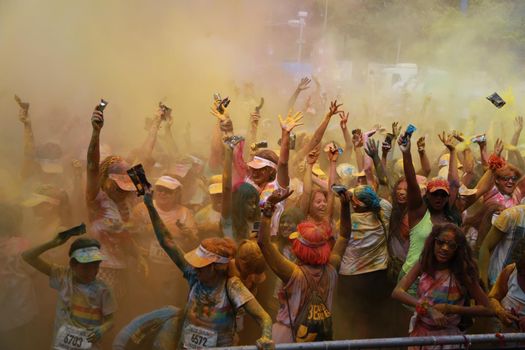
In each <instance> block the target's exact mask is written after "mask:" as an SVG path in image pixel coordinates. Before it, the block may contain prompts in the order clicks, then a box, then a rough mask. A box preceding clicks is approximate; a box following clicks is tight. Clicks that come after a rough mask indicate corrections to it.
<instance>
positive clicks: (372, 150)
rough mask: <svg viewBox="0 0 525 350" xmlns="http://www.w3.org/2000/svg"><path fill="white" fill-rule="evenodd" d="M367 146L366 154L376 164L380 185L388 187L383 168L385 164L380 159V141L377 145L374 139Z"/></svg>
mask: <svg viewBox="0 0 525 350" xmlns="http://www.w3.org/2000/svg"><path fill="white" fill-rule="evenodd" d="M366 146H367V147H366V148H365V152H366V154H367V155H368V156H369V157H370V158H371V159H372V161H373V162H374V168H375V171H376V175H377V179H378V181H379V183H380V184H381V185H383V186H388V179H387V177H386V173H385V170H384V168H383V163H382V162H381V159H379V151H378V147H379V141H377V143H376V142H375V141H374V140H373V139H368V141H367V143H366Z"/></svg>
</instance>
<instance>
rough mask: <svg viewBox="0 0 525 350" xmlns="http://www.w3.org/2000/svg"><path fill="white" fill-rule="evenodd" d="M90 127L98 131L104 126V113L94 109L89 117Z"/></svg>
mask: <svg viewBox="0 0 525 350" xmlns="http://www.w3.org/2000/svg"><path fill="white" fill-rule="evenodd" d="M91 125H92V126H93V130H96V131H100V130H102V127H103V126H104V113H103V112H101V111H99V110H98V109H96V108H95V110H94V111H93V114H92V115H91Z"/></svg>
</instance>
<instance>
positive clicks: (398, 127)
mask: <svg viewBox="0 0 525 350" xmlns="http://www.w3.org/2000/svg"><path fill="white" fill-rule="evenodd" d="M401 128H402V126H401V125H399V122H393V123H392V134H393V135H394V139H396V138H397V137H398V136H399V135H401Z"/></svg>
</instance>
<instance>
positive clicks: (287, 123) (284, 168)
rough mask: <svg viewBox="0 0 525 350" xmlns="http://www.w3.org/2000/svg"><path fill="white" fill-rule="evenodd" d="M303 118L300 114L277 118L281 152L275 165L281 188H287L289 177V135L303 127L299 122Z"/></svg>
mask: <svg viewBox="0 0 525 350" xmlns="http://www.w3.org/2000/svg"><path fill="white" fill-rule="evenodd" d="M302 118H303V114H302V113H301V112H297V113H295V114H294V115H292V113H291V111H290V113H288V116H287V117H286V119H282V118H281V116H279V122H280V123H281V150H280V152H279V162H278V163H277V182H278V183H279V186H281V187H288V185H289V183H290V175H289V174H288V160H289V159H290V133H291V132H292V130H293V129H294V128H296V127H297V126H300V125H303V123H300V122H299V121H300V120H301V119H302Z"/></svg>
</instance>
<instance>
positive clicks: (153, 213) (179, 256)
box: [144, 188, 188, 271]
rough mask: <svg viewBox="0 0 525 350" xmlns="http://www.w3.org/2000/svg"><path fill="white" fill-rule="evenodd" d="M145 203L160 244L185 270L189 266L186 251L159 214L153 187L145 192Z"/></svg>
mask: <svg viewBox="0 0 525 350" xmlns="http://www.w3.org/2000/svg"><path fill="white" fill-rule="evenodd" d="M144 204H145V205H146V208H147V209H148V213H149V217H150V219H151V223H152V224H153V230H154V231H155V236H156V237H157V240H158V241H159V244H160V246H161V247H162V249H164V251H165V252H166V253H167V254H168V256H169V257H170V259H171V260H172V261H173V262H174V263H175V264H176V265H177V267H178V268H179V269H180V270H181V271H184V270H185V269H186V267H187V266H188V262H187V261H186V259H185V258H184V252H183V251H182V249H180V248H179V246H178V245H177V243H176V242H175V240H174V239H173V238H172V236H171V233H170V231H169V230H168V229H167V228H166V225H164V222H163V221H162V219H161V218H160V216H159V213H158V212H157V209H155V206H154V205H153V195H152V192H151V189H149V188H147V189H146V193H145V194H144Z"/></svg>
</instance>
